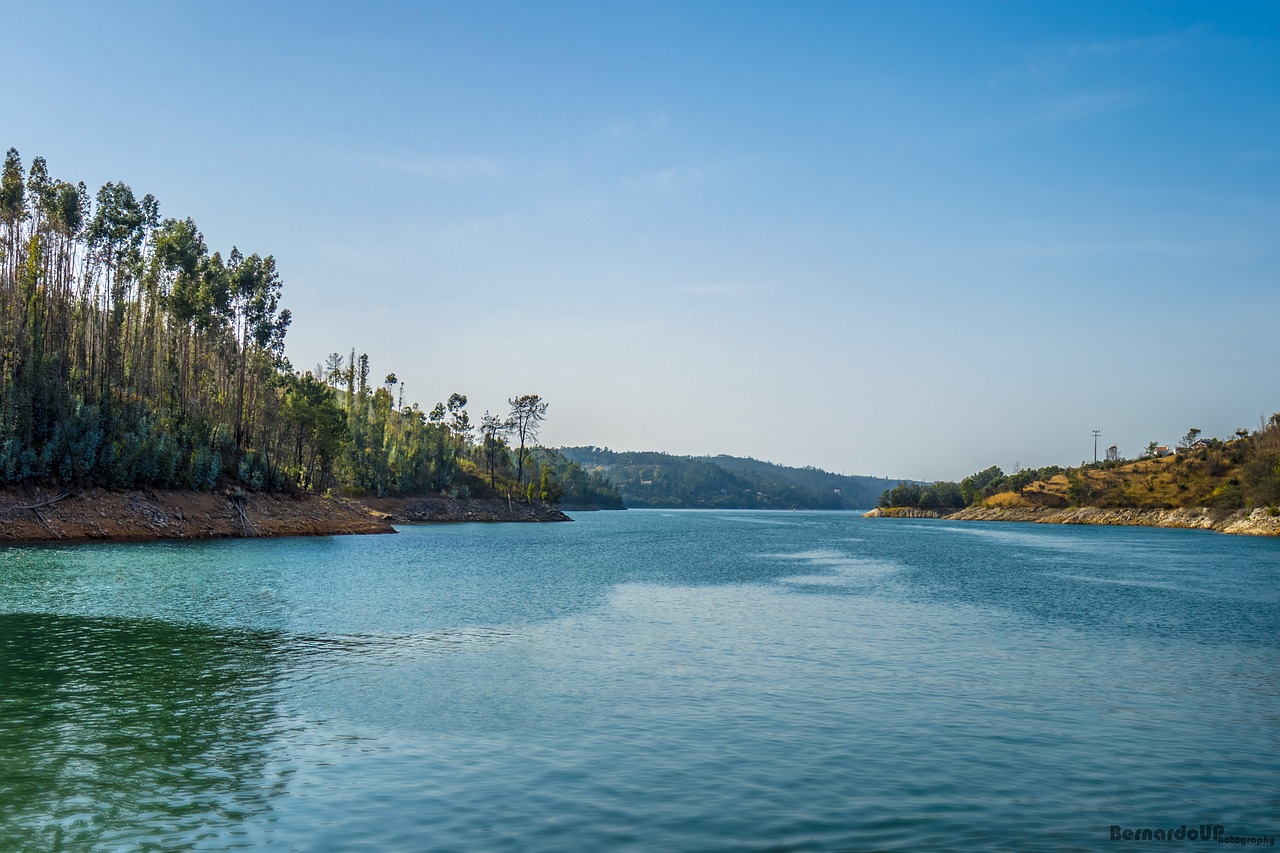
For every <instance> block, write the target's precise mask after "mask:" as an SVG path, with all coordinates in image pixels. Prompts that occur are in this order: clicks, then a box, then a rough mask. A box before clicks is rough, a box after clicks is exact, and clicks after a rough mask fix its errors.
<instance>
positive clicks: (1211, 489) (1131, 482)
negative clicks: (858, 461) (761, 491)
mask: <svg viewBox="0 0 1280 853" xmlns="http://www.w3.org/2000/svg"><path fill="white" fill-rule="evenodd" d="M1112 456H1113V458H1110V459H1107V460H1104V461H1101V462H1096V463H1094V464H1092V465H1082V466H1079V467H1076V468H1060V467H1058V466H1050V467H1047V468H1040V469H1027V470H1020V471H1016V472H1014V473H1013V474H1005V473H1004V472H1003V471H1001V470H1000V469H999V468H998V467H995V466H992V467H991V468H987V469H986V470H983V471H979V472H977V473H975V474H972V475H970V476H969V477H966V478H965V479H964V480H962V481H960V482H959V483H955V482H949V481H941V482H937V483H931V484H920V483H906V482H904V483H900V484H898V485H897V486H895V487H894V488H892V489H889V490H888V491H886V492H885V493H884V495H883V496H882V497H881V498H880V501H879V505H878V506H877V507H876V508H875V509H874V510H872V511H871V512H869V513H867V515H868V516H871V517H882V518H895V517H896V518H902V517H907V518H947V519H953V520H957V521H1031V522H1039V523H1046V524H1121V525H1139V526H1150V527H1188V528H1199V529H1206V530H1217V531H1220V532H1223V533H1237V534H1247V535H1258V536H1280V413H1276V414H1273V415H1272V416H1271V417H1270V418H1269V419H1268V420H1266V421H1265V422H1263V423H1262V424H1260V425H1259V427H1258V428H1257V429H1256V430H1254V431H1252V432H1250V431H1249V430H1246V429H1243V428H1242V429H1239V430H1236V432H1235V434H1234V435H1232V436H1231V437H1229V438H1227V439H1218V438H1210V437H1205V436H1203V435H1202V434H1201V431H1200V430H1199V429H1196V428H1192V429H1190V430H1188V431H1187V433H1186V435H1184V436H1183V437H1182V440H1181V441H1180V442H1178V445H1177V446H1176V447H1175V448H1170V447H1167V446H1161V445H1159V444H1157V443H1156V442H1151V444H1149V445H1148V446H1147V448H1146V451H1145V452H1144V453H1143V454H1142V456H1141V457H1140V458H1138V459H1131V460H1130V459H1121V458H1118V454H1112Z"/></svg>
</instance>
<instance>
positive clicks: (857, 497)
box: [703, 455, 902, 509]
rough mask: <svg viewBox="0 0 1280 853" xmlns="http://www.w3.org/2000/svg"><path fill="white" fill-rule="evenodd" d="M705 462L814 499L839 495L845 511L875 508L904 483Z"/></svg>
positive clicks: (729, 459)
mask: <svg viewBox="0 0 1280 853" xmlns="http://www.w3.org/2000/svg"><path fill="white" fill-rule="evenodd" d="M703 458H705V459H707V460H708V461H710V462H714V463H715V464H717V465H719V466H720V467H721V468H724V469H725V470H726V471H732V472H734V473H736V474H741V475H742V476H745V477H748V478H751V479H754V480H761V481H764V482H779V483H790V484H791V485H793V486H795V487H797V488H799V489H803V490H805V491H807V492H811V493H813V494H815V495H822V496H828V495H837V496H838V499H839V502H840V507H841V508H842V509H863V508H864V507H870V506H875V504H876V501H877V500H879V499H880V496H881V495H882V494H884V490H885V489H889V488H892V487H893V486H896V485H897V484H898V483H900V482H902V481H901V480H891V479H887V478H885V477H864V476H861V475H846V474H833V473H831V472H830V471H824V470H822V469H821V468H814V467H813V466H810V465H807V466H805V467H804V468H792V467H790V466H787V465H777V464H775V463H773V462H762V461H760V460H759V459H752V458H751V457H750V456H747V457H742V456H724V455H720V456H711V457H703Z"/></svg>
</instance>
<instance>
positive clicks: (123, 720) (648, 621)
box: [0, 511, 1280, 851]
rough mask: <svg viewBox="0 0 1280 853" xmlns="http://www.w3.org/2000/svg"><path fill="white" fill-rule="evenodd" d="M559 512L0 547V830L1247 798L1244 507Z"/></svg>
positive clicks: (1169, 821)
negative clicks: (1235, 513) (1198, 525)
mask: <svg viewBox="0 0 1280 853" xmlns="http://www.w3.org/2000/svg"><path fill="white" fill-rule="evenodd" d="M577 518H578V521H577V523H575V524H560V525H458V526H450V527H417V528H413V527H410V528H404V529H403V530H402V532H401V533H400V534H399V535H398V536H380V537H377V536H375V537H340V538H331V539H293V540H264V541H235V542H213V543H187V544H149V545H104V546H77V547H43V548H22V549H6V550H0V850H4V851H9V850H14V851H25V850H31V851H57V850H67V851H73V850H225V849H242V848H243V849H259V848H266V849H279V850H303V851H313V850H315V851H325V850H334V851H347V850H371V851H396V850H405V851H414V850H430V851H435V850H441V851H445V850H458V851H472V850H494V851H528V850H535V851H536V850H645V851H651V850H659V851H661V850H770V851H792V850H794V851H800V850H822V851H827V850H858V851H861V850H930V849H938V850H952V849H992V850H1095V849H1115V848H1116V845H1115V844H1113V843H1111V842H1110V841H1109V840H1108V827H1109V826H1110V825H1112V824H1119V825H1123V826H1128V827H1153V828H1158V827H1168V828H1177V827H1178V826H1181V825H1184V824H1185V825H1187V826H1188V827H1189V828H1190V827H1193V826H1198V825H1199V824H1201V823H1209V824H1221V825H1223V826H1225V827H1226V828H1227V830H1228V831H1234V832H1237V833H1245V834H1261V833H1266V834H1268V835H1275V834H1277V832H1280V695H1278V688H1280V541H1276V540H1264V539H1253V538H1247V537H1231V536H1223V535H1218V534H1212V533H1203V532H1198V531H1179V530H1149V529H1140V528H1131V529H1127V528H1104V527H1057V526H1040V525H1011V524H981V523H968V524H964V525H958V524H948V523H947V522H931V521H883V520H864V519H861V518H858V517H855V516H853V515H850V514H840V513H789V512H788V513H763V512H752V513H748V512H737V513H735V512H720V513H716V512H657V511H647V512H646V511H631V512H625V513H586V514H581V515H579V516H578V517H577ZM1123 846H1133V845H1123ZM1145 846H1149V845H1145ZM1158 846H1168V845H1158ZM1179 846H1182V845H1179ZM1193 847H1194V845H1193ZM1215 849H1217V848H1216V847H1215Z"/></svg>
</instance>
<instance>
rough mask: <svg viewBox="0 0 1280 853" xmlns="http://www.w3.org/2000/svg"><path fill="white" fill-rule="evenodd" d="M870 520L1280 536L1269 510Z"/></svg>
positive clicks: (1013, 511) (1011, 510)
mask: <svg viewBox="0 0 1280 853" xmlns="http://www.w3.org/2000/svg"><path fill="white" fill-rule="evenodd" d="M866 517H869V518H945V519H947V520H949V521H1027V522H1032V523H1035V524H1109V525H1123V526H1130V527H1180V528H1191V529H1196V530H1216V531H1218V532H1219V533H1232V534H1236V535H1242V536H1280V517H1276V516H1273V515H1271V514H1269V513H1268V512H1267V510H1265V509H1254V510H1247V509H1240V510H1229V509H1211V508H1207V507H1194V508H1184V509H1137V508H1124V507H1120V508H1114V509H1105V508H1102V507H1087V506H1086V507H1068V508H1063V509H1058V508H1052V507H982V506H975V507H969V508H967V509H962V510H960V511H958V512H952V513H946V514H940V513H936V512H933V511H932V510H922V509H915V508H913V507H895V508H892V509H873V510H872V511H871V512H868V513H866Z"/></svg>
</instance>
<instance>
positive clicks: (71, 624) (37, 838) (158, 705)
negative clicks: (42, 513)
mask: <svg viewBox="0 0 1280 853" xmlns="http://www.w3.org/2000/svg"><path fill="white" fill-rule="evenodd" d="M274 648H275V638H273V637H272V636H271V635H270V634H253V633H246V632H238V631H224V630H217V629H211V628H204V627H199V626H191V625H174V624H170V623H167V622H161V621H157V620H148V619H122V618H86V617H78V616H51V615H47V614H29V613H8V614H0V685H2V687H0V690H3V692H2V693H0V803H3V809H4V820H3V822H0V849H3V850H49V851H55V850H83V849H89V848H94V849H134V848H137V847H141V848H143V849H189V848H191V847H193V846H195V845H196V844H198V843H201V842H212V841H214V840H216V839H221V841H218V842H217V844H215V845H214V846H220V847H227V846H234V843H233V839H231V838H228V837H227V835H228V831H232V830H234V828H235V827H236V826H237V825H239V824H240V823H241V822H242V821H244V820H245V819H246V818H248V817H250V816H251V815H254V814H261V813H263V812H265V811H266V810H267V809H268V808H269V807H270V801H271V799H272V797H273V796H275V795H276V794H277V793H278V792H279V791H280V790H281V788H282V786H283V785H284V779H283V778H272V774H271V773H270V772H269V767H270V765H271V762H272V749H273V747H272V743H273V740H274V739H275V737H276V736H277V734H278V732H279V729H280V727H281V721H280V719H279V718H278V716H277V714H276V711H275V703H276V694H275V683H276V680H277V670H278V664H277V661H276V653H275V651H274ZM157 839H159V840H157Z"/></svg>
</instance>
